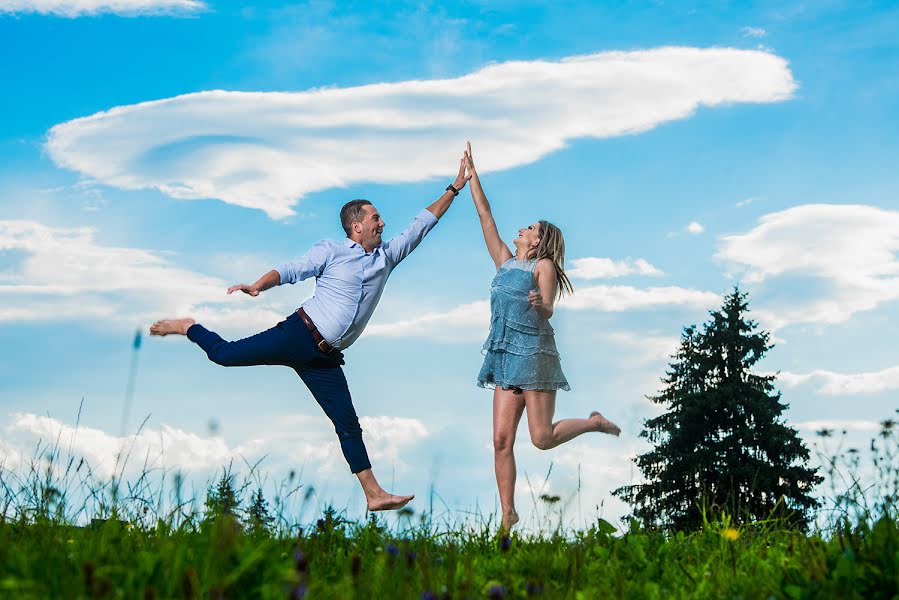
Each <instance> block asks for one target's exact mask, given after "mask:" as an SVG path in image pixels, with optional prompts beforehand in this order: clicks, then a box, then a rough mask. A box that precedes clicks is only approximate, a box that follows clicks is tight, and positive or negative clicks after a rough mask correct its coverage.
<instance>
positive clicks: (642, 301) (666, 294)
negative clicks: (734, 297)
mask: <svg viewBox="0 0 899 600" xmlns="http://www.w3.org/2000/svg"><path fill="white" fill-rule="evenodd" d="M720 301H721V296H720V295H718V294H715V293H712V292H703V291H699V290H691V289H688V288H682V287H677V286H665V287H649V288H636V287H632V286H627V285H596V286H592V287H579V288H577V289H576V290H575V293H574V294H573V295H572V296H566V297H565V298H562V299H561V300H560V301H559V307H560V308H567V309H570V310H598V311H602V312H623V311H628V310H645V309H649V308H658V307H662V306H683V307H688V308H696V309H703V310H706V309H709V308H712V307H714V306H716V305H717V304H718V303H719V302H720Z"/></svg>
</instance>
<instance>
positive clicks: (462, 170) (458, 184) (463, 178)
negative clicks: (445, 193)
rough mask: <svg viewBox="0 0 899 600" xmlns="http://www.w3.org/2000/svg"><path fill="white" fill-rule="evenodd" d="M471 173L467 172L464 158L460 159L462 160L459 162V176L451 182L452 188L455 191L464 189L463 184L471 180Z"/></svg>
mask: <svg viewBox="0 0 899 600" xmlns="http://www.w3.org/2000/svg"><path fill="white" fill-rule="evenodd" d="M471 175H472V174H471V172H469V170H468V166H467V165H466V164H465V156H463V157H462V160H460V161H459V174H458V175H456V180H455V181H454V182H453V187H454V188H456V189H457V190H461V189H462V188H464V187H465V184H466V183H468V180H469V179H471Z"/></svg>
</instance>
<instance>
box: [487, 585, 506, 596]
mask: <svg viewBox="0 0 899 600" xmlns="http://www.w3.org/2000/svg"><path fill="white" fill-rule="evenodd" d="M487 594H488V595H489V596H490V597H491V598H505V597H506V586H504V585H491V586H490V590H488V592H487Z"/></svg>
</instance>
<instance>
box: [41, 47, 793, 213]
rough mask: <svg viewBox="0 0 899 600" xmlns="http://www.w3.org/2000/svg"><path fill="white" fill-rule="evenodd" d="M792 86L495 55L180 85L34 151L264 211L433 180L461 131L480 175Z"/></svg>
mask: <svg viewBox="0 0 899 600" xmlns="http://www.w3.org/2000/svg"><path fill="white" fill-rule="evenodd" d="M795 88H796V84H795V83H794V81H793V78H792V74H791V72H790V70H789V68H788V66H787V63H786V61H785V60H784V59H782V58H780V57H778V56H776V55H774V54H770V53H767V52H759V51H750V50H736V49H730V48H714V49H698V48H679V47H666V48H658V49H654V50H645V51H638V52H605V53H599V54H591V55H585V56H574V57H570V58H566V59H563V60H560V61H542V60H538V61H514V62H506V63H499V64H494V65H489V66H487V67H484V68H482V69H480V70H478V71H475V72H473V73H470V74H467V75H464V76H462V77H458V78H455V79H433V80H416V81H403V82H399V83H381V84H374V85H366V86H361V87H353V88H331V89H315V90H308V91H304V92H296V93H253V92H227V91H219V90H216V91H207V92H199V93H194V94H186V95H183V96H177V97H174V98H167V99H164V100H157V101H152V102H144V103H140V104H134V105H129V106H120V107H116V108H112V109H111V110H108V111H106V112H101V113H97V114H95V115H92V116H89V117H84V118H80V119H75V120H73V121H69V122H66V123H62V124H60V125H57V126H55V127H53V128H52V129H51V130H50V132H49V136H48V139H47V143H46V149H47V152H48V153H49V155H50V157H51V158H52V159H53V160H54V161H55V162H56V163H57V164H58V165H59V166H61V167H65V168H68V169H72V170H74V171H77V172H79V173H81V174H83V176H84V177H86V178H88V179H89V180H92V181H96V182H99V183H103V184H107V185H111V186H115V187H119V188H123V189H142V188H155V189H158V190H160V191H162V192H163V193H165V194H168V195H170V196H172V197H174V198H180V199H185V200H191V199H203V198H217V199H220V200H222V201H224V202H227V203H229V204H234V205H237V206H243V207H247V208H256V209H260V210H263V211H265V212H266V213H267V214H268V215H269V216H271V217H273V218H280V217H285V216H288V215H291V214H293V213H294V206H295V205H296V202H297V200H298V199H300V198H302V197H303V196H305V195H307V194H309V193H312V192H315V191H319V190H324V189H328V188H334V187H343V186H348V185H353V184H356V183H361V182H380V183H399V182H408V181H420V180H424V179H428V178H431V177H436V176H445V175H446V174H447V173H452V172H453V171H454V169H455V167H456V165H457V163H458V157H459V154H460V151H461V149H462V146H463V144H464V142H465V140H466V139H471V140H472V141H473V142H474V143H475V151H476V152H477V155H478V157H479V158H478V161H479V167H480V169H481V170H482V171H483V172H489V171H496V170H500V169H508V168H512V167H516V166H520V165H525V164H529V163H532V162H534V161H537V160H539V159H540V158H541V157H543V156H545V155H547V154H548V153H550V152H553V151H556V150H559V149H561V148H564V147H565V146H566V144H567V143H568V142H569V141H570V140H574V139H577V138H585V137H588V138H606V137H612V136H620V135H627V134H634V133H639V132H643V131H646V130H649V129H652V128H653V127H655V126H657V125H659V124H660V123H664V122H667V121H671V120H675V119H683V118H686V117H688V116H690V115H691V114H693V113H694V112H695V111H696V110H697V109H698V108H699V107H701V106H719V105H722V104H729V103H736V102H777V101H782V100H786V99H788V98H790V97H791V95H792V93H793V91H794V89H795ZM398 157H399V158H401V159H402V160H397V158H398Z"/></svg>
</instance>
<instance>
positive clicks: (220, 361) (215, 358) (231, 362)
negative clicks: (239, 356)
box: [206, 342, 237, 367]
mask: <svg viewBox="0 0 899 600" xmlns="http://www.w3.org/2000/svg"><path fill="white" fill-rule="evenodd" d="M229 346H230V344H229V342H221V343H220V344H216V345H215V346H213V347H212V348H210V349H209V351H208V352H207V353H206V355H207V356H208V357H209V360H211V361H212V362H214V363H215V364H217V365H221V366H223V367H233V366H235V365H236V364H237V361H236V360H235V355H234V352H231V350H230V347H229Z"/></svg>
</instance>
